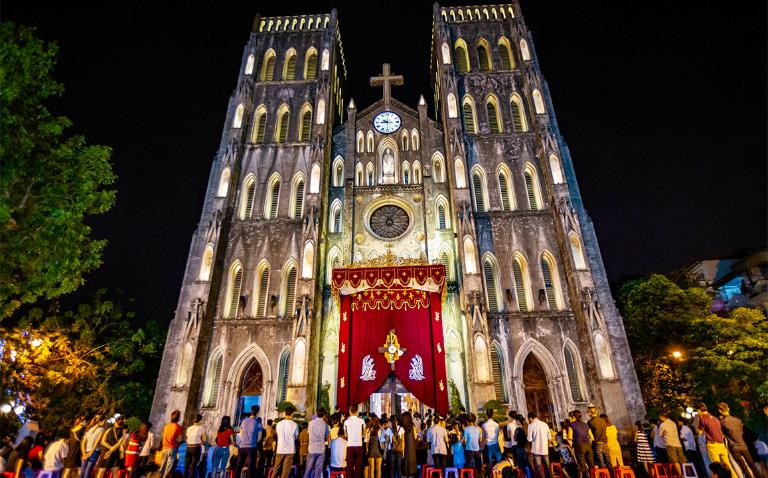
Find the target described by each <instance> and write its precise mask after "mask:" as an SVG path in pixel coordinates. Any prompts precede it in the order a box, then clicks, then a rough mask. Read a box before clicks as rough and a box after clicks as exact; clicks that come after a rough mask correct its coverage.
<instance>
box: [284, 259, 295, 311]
mask: <svg viewBox="0 0 768 478" xmlns="http://www.w3.org/2000/svg"><path fill="white" fill-rule="evenodd" d="M284 294H285V295H284V297H285V305H284V309H283V317H293V314H294V312H295V310H296V307H295V305H296V304H295V298H296V267H294V266H290V267H289V269H288V273H287V275H286V277H285V291H284Z"/></svg>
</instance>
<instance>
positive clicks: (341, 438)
mask: <svg viewBox="0 0 768 478" xmlns="http://www.w3.org/2000/svg"><path fill="white" fill-rule="evenodd" d="M330 449H331V471H345V470H346V469H347V439H346V436H345V435H344V429H343V428H342V429H340V430H339V434H338V435H337V436H336V438H334V439H333V440H331V445H330Z"/></svg>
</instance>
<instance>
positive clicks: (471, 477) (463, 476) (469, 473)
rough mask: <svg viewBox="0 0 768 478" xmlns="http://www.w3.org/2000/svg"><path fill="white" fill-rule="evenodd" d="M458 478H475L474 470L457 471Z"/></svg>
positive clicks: (463, 469)
mask: <svg viewBox="0 0 768 478" xmlns="http://www.w3.org/2000/svg"><path fill="white" fill-rule="evenodd" d="M459 478H475V469H474V468H462V469H461V470H460V471H459Z"/></svg>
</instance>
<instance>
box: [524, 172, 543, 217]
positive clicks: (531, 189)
mask: <svg viewBox="0 0 768 478" xmlns="http://www.w3.org/2000/svg"><path fill="white" fill-rule="evenodd" d="M523 179H524V180H525V192H526V194H527V196H528V208H529V209H530V210H531V211H536V210H538V209H539V208H540V203H541V198H540V197H539V190H538V189H539V186H538V184H537V179H536V171H535V170H534V169H533V167H532V166H530V165H528V166H527V167H526V168H525V172H524V173H523Z"/></svg>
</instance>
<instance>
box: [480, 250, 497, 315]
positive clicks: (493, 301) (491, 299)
mask: <svg viewBox="0 0 768 478" xmlns="http://www.w3.org/2000/svg"><path fill="white" fill-rule="evenodd" d="M483 279H484V281H485V293H486V294H487V299H488V311H489V312H498V311H499V289H498V287H497V285H496V284H497V283H498V281H497V274H496V264H495V263H494V261H493V259H492V258H490V257H486V258H485V260H484V261H483Z"/></svg>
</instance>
